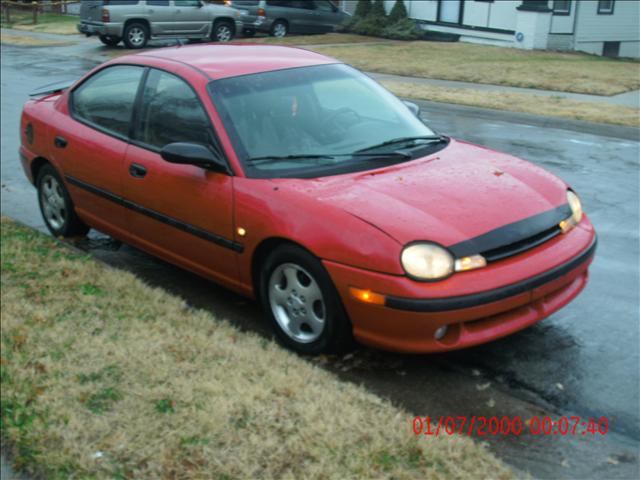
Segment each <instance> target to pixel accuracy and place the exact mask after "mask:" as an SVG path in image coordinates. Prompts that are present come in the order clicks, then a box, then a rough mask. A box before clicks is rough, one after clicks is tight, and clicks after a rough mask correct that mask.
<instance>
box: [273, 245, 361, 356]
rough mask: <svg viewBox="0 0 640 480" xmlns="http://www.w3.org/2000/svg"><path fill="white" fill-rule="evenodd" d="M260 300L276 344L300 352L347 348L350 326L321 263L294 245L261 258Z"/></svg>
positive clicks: (350, 340) (312, 353) (350, 333)
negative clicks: (272, 330) (281, 344)
mask: <svg viewBox="0 0 640 480" xmlns="http://www.w3.org/2000/svg"><path fill="white" fill-rule="evenodd" d="M260 301H261V303H262V307H263V309H264V311H265V313H266V315H267V317H268V318H269V320H270V322H271V324H272V325H273V328H274V330H275V332H276V335H277V337H278V339H279V340H280V342H281V343H283V344H284V345H285V346H286V347H289V348H291V349H292V350H295V351H297V352H300V353H303V354H311V355H315V354H319V353H323V352H342V351H345V350H347V349H348V348H349V347H351V346H352V343H353V337H352V332H351V323H350V322H349V319H348V318H347V315H346V312H345V310H344V307H343V306H342V302H341V301H340V297H339V295H338V292H337V291H336V289H335V287H334V285H333V282H332V281H331V278H330V277H329V274H328V273H327V272H326V270H325V269H324V267H323V265H322V264H321V263H320V261H319V260H318V259H317V258H315V257H314V256H313V255H311V254H310V253H309V252H307V251H306V250H304V249H302V248H300V247H298V246H295V245H283V246H281V247H279V248H277V249H276V250H274V251H273V252H272V253H271V254H270V255H269V256H268V257H267V259H266V260H265V262H264V264H263V267H262V270H261V273H260Z"/></svg>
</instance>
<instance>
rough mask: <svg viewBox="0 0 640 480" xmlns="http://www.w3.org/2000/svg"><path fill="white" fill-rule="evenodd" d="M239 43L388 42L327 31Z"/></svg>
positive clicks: (321, 43) (255, 39)
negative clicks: (318, 33) (321, 33)
mask: <svg viewBox="0 0 640 480" xmlns="http://www.w3.org/2000/svg"><path fill="white" fill-rule="evenodd" d="M234 42H238V43H268V44H274V45H291V46H295V45H328V44H353V43H372V42H385V43H386V42H388V41H385V40H381V39H379V38H373V37H365V36H363V35H355V34H352V33H325V34H323V35H290V36H287V37H284V38H275V37H266V36H265V37H253V38H237V39H236V40H234Z"/></svg>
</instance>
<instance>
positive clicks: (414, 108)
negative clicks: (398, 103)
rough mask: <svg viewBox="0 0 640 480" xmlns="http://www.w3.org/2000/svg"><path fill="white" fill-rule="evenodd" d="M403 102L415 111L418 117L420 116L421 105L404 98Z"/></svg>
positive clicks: (412, 111)
mask: <svg viewBox="0 0 640 480" xmlns="http://www.w3.org/2000/svg"><path fill="white" fill-rule="evenodd" d="M402 103H404V104H405V105H406V107H407V108H408V109H409V110H410V111H411V113H413V114H414V115H415V116H416V117H418V118H420V107H419V106H418V105H416V104H415V103H413V102H409V101H407V100H403V101H402Z"/></svg>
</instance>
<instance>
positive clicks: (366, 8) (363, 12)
mask: <svg viewBox="0 0 640 480" xmlns="http://www.w3.org/2000/svg"><path fill="white" fill-rule="evenodd" d="M370 13H371V0H358V4H357V5H356V11H355V12H354V14H353V16H354V17H355V18H365V17H366V16H368V15H369V14H370Z"/></svg>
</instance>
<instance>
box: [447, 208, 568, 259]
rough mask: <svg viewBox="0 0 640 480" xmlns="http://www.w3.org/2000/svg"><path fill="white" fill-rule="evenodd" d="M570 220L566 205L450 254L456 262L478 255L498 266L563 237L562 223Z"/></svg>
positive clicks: (455, 247) (460, 246)
mask: <svg viewBox="0 0 640 480" xmlns="http://www.w3.org/2000/svg"><path fill="white" fill-rule="evenodd" d="M570 216H571V208H570V207H569V205H568V204H566V203H565V204H564V205H561V206H559V207H556V208H553V209H551V210H547V211H546V212H542V213H539V214H537V215H534V216H532V217H528V218H525V219H523V220H519V221H517V222H514V223H510V224H508V225H504V226H502V227H500V228H496V229H495V230H491V231H489V232H487V233H484V234H482V235H479V236H477V237H474V238H471V239H469V240H465V241H464V242H460V243H457V244H455V245H451V246H450V247H449V250H450V251H451V253H453V255H454V256H455V257H456V258H463V257H467V256H471V255H476V254H478V253H479V254H480V255H482V256H483V257H484V258H485V259H486V260H487V262H495V261H497V260H501V259H503V258H507V257H511V256H513V255H517V254H519V253H522V252H524V251H526V250H530V249H532V248H534V247H537V246H538V245H540V244H542V243H544V242H547V241H549V240H551V239H552V238H553V237H555V236H556V235H559V234H560V233H561V230H560V222H561V221H562V220H565V219H566V218H569V217H570Z"/></svg>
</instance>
